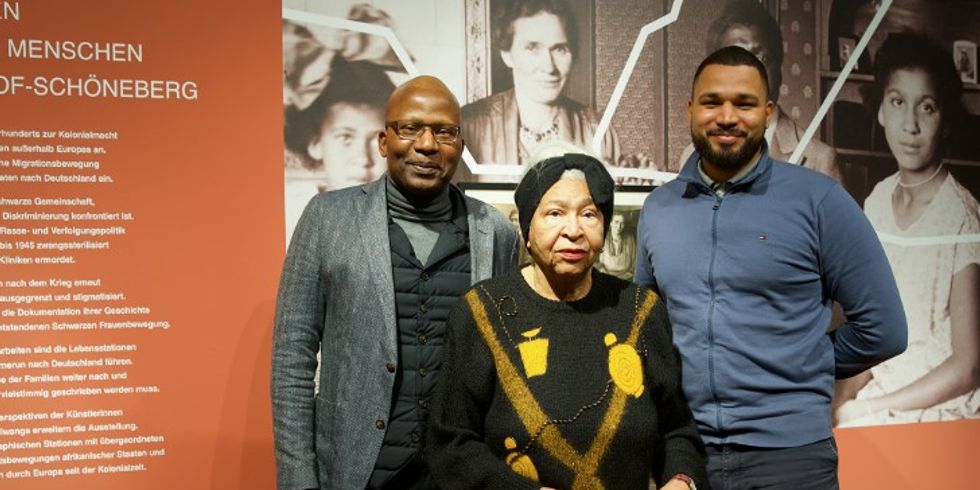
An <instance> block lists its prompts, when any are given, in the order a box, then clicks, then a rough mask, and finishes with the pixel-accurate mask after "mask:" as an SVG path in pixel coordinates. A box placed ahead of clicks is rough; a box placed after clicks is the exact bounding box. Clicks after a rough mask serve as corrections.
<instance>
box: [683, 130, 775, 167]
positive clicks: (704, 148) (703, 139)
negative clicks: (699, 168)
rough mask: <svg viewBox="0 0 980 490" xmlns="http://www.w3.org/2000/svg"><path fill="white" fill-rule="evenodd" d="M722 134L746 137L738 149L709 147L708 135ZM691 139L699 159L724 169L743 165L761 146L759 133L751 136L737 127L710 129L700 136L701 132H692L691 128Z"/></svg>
mask: <svg viewBox="0 0 980 490" xmlns="http://www.w3.org/2000/svg"><path fill="white" fill-rule="evenodd" d="M723 134H730V135H734V136H740V137H743V138H746V140H745V141H744V142H743V143H742V146H741V147H740V148H739V149H738V150H721V151H715V149H714V148H712V147H711V143H710V142H708V136H717V135H723ZM691 140H692V141H693V142H694V149H695V150H697V152H698V154H699V155H701V159H703V160H705V161H707V162H708V163H710V164H712V165H716V166H718V167H721V168H723V169H726V170H738V169H740V168H742V167H744V166H745V165H747V164H748V163H749V162H750V161H751V160H752V157H754V156H755V154H756V152H758V151H759V148H760V147H762V134H761V133H760V134H759V135H758V136H756V137H754V138H753V137H751V136H750V135H749V134H748V133H747V132H745V131H742V130H739V129H733V130H729V131H726V130H722V129H712V130H709V131H708V134H707V136H702V135H701V134H699V133H696V132H694V130H693V129H692V130H691Z"/></svg>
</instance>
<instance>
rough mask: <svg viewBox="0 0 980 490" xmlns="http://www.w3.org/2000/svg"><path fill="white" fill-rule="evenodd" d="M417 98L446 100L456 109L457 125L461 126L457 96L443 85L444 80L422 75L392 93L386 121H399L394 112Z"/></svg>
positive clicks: (389, 98) (386, 112)
mask: <svg viewBox="0 0 980 490" xmlns="http://www.w3.org/2000/svg"><path fill="white" fill-rule="evenodd" d="M417 97H432V98H437V99H445V101H446V102H448V103H449V104H451V106H452V107H453V108H454V109H455V123H456V124H459V101H458V100H456V96H455V95H453V93H452V92H451V91H450V90H449V87H447V86H446V84H444V83H442V80H439V79H438V78H436V77H433V76H430V75H420V76H417V77H415V78H413V79H411V80H409V81H407V82H405V83H403V84H401V85H399V86H398V88H396V89H395V91H394V92H392V93H391V97H388V106H387V109H386V111H385V119H386V120H387V121H394V120H397V119H398V118H397V117H394V115H393V114H392V112H393V111H395V109H397V108H398V106H399V105H400V104H404V103H405V102H406V101H407V100H410V99H413V98H417Z"/></svg>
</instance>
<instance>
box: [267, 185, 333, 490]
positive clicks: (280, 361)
mask: <svg viewBox="0 0 980 490" xmlns="http://www.w3.org/2000/svg"><path fill="white" fill-rule="evenodd" d="M321 223H323V214H322V202H321V200H320V199H313V200H312V201H310V203H309V204H308V205H307V207H306V210H305V211H304V212H303V215H302V217H301V218H300V220H299V223H298V224H297V226H296V231H295V232H294V233H293V239H292V241H291V243H290V246H289V253H287V254H286V261H285V265H284V266H283V271H282V278H281V280H280V284H279V297H278V300H277V302H276V318H275V330H274V333H273V341H272V342H273V343H272V376H271V382H272V386H271V395H272V420H273V429H274V433H275V445H276V475H277V482H278V487H279V488H280V489H306V488H318V487H319V486H320V482H319V479H318V471H317V460H316V448H315V443H314V437H315V434H316V431H315V430H314V422H313V418H314V408H313V405H314V382H313V377H314V375H315V374H314V373H315V372H316V365H317V360H316V354H317V351H319V349H320V338H321V334H322V332H323V328H324V325H323V311H324V298H325V295H326V292H325V291H324V290H323V284H322V281H321V280H320V276H319V271H320V247H319V242H318V239H319V236H320V234H321V230H320V226H321Z"/></svg>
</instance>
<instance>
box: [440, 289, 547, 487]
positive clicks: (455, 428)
mask: <svg viewBox="0 0 980 490" xmlns="http://www.w3.org/2000/svg"><path fill="white" fill-rule="evenodd" d="M468 294H476V292H475V291H471V292H470V293H468ZM496 384H497V376H496V369H495V368H494V363H493V357H492V354H491V353H490V350H489V349H488V348H487V346H486V344H485V343H484V341H483V339H482V338H481V337H480V334H479V331H478V330H477V326H476V324H475V322H474V320H473V316H472V314H471V313H470V309H469V305H468V304H467V302H466V301H465V300H462V301H460V302H458V303H457V304H456V307H455V308H454V309H453V311H452V312H451V313H450V315H449V320H448V321H447V323H446V339H445V343H444V344H443V361H442V368H441V369H440V372H439V385H438V387H437V388H436V394H435V396H434V398H433V404H432V411H431V412H430V413H429V424H428V429H427V433H426V450H425V451H426V456H427V458H428V460H429V468H430V470H431V471H432V475H433V476H434V477H435V479H436V482H437V483H438V484H439V485H440V486H441V487H442V488H453V489H459V490H465V489H491V488H492V489H528V490H534V489H538V488H540V486H541V485H539V484H537V483H536V482H533V481H531V480H528V479H525V478H524V477H522V476H520V475H518V474H517V473H515V472H513V471H511V469H510V468H509V467H508V466H507V464H506V463H505V462H504V461H503V460H502V459H501V458H499V457H498V456H497V455H495V454H493V452H492V451H491V450H490V448H489V447H488V446H487V444H486V443H485V442H484V436H485V434H484V425H483V422H484V420H485V418H486V415H487V411H488V410H489V408H490V404H491V402H492V401H493V397H494V392H495V390H496Z"/></svg>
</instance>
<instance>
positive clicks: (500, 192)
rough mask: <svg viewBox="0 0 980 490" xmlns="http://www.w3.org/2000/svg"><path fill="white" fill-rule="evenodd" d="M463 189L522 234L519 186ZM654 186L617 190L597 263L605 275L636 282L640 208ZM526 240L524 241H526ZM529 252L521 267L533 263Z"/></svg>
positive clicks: (465, 185) (467, 185)
mask: <svg viewBox="0 0 980 490" xmlns="http://www.w3.org/2000/svg"><path fill="white" fill-rule="evenodd" d="M459 187H460V189H462V190H463V193H464V194H466V195H467V196H470V197H473V198H475V199H479V200H481V201H483V202H485V203H487V204H489V205H491V206H493V207H495V208H497V209H498V210H500V212H502V213H504V216H507V217H508V218H509V219H510V221H511V223H513V224H514V227H515V228H516V229H517V231H518V233H520V222H519V221H518V212H517V206H515V205H514V190H515V189H516V188H517V186H516V185H511V184H489V183H460V185H459ZM651 190H653V187H651V186H621V187H619V188H617V191H616V206H615V211H614V212H613V216H612V218H610V222H609V229H608V230H606V242H605V245H604V246H603V250H602V254H601V255H600V256H599V260H598V261H597V262H596V264H595V268H596V269H597V270H599V271H600V272H605V273H606V274H610V275H613V276H616V277H619V278H620V279H625V280H627V281H629V280H632V279H633V268H634V266H635V264H636V227H637V224H638V222H639V219H640V209H641V208H642V207H643V200H644V199H646V197H647V195H648V194H649V193H650V191H651ZM523 241H524V240H522V242H523ZM530 260H531V259H530V257H528V256H527V254H526V252H525V253H522V254H521V264H528V263H530Z"/></svg>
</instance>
